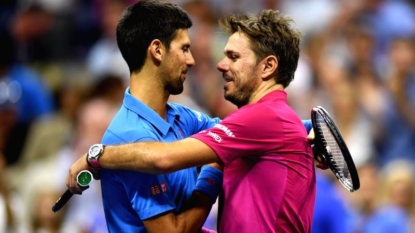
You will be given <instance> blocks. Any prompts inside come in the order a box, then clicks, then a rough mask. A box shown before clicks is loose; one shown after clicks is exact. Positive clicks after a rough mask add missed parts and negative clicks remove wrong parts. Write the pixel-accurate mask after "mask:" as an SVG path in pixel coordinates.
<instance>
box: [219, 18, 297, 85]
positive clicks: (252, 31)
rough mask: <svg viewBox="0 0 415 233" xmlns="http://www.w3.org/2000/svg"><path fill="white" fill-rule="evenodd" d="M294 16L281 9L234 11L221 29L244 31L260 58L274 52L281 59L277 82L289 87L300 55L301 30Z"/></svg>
mask: <svg viewBox="0 0 415 233" xmlns="http://www.w3.org/2000/svg"><path fill="white" fill-rule="evenodd" d="M290 23H292V19H291V18H289V17H287V16H282V15H280V14H279V12H278V11H277V10H263V11H260V12H259V13H258V14H257V15H249V14H232V15H228V16H226V17H224V18H221V19H220V20H219V26H220V28H221V29H222V30H223V31H224V32H226V33H229V34H233V33H235V32H241V33H243V34H245V35H246V36H247V37H248V38H249V40H250V47H251V49H252V51H253V52H254V53H255V55H256V58H257V61H258V62H259V61H260V60H262V59H263V58H265V57H267V56H270V55H274V56H276V57H277V59H278V69H277V74H276V77H275V78H276V82H277V83H279V84H282V85H283V86H284V87H287V86H288V85H289V84H290V82H291V81H292V80H293V79H294V73H295V70H296V69H297V64H298V59H299V57H300V38H301V33H300V31H299V30H297V29H294V28H292V27H291V25H290Z"/></svg>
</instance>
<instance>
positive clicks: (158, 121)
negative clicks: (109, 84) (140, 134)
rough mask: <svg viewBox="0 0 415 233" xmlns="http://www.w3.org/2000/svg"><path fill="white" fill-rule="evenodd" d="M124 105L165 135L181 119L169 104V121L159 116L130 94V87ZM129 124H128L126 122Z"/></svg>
mask: <svg viewBox="0 0 415 233" xmlns="http://www.w3.org/2000/svg"><path fill="white" fill-rule="evenodd" d="M123 105H124V106H125V107H126V108H127V109H128V110H130V111H132V112H134V113H136V114H137V115H139V116H140V117H142V118H143V119H145V120H146V121H148V122H149V123H150V124H152V125H153V126H154V127H155V128H156V129H157V130H158V131H160V132H161V133H162V134H163V135H166V134H167V133H168V131H169V129H170V127H171V126H172V125H173V124H174V121H175V120H176V119H178V118H179V114H178V113H177V111H176V110H175V109H174V108H173V107H172V106H170V104H168V103H167V106H166V107H167V114H166V115H167V121H168V122H167V121H165V120H164V119H163V118H162V117H161V116H160V115H158V114H157V113H156V112H155V111H154V110H153V109H151V108H150V107H148V106H147V105H145V104H144V103H143V102H141V101H140V100H138V99H137V98H135V97H134V96H133V95H131V93H130V87H128V88H127V89H126V90H125V94H124V101H123ZM126 123H127V122H126ZM127 124H128V123H127Z"/></svg>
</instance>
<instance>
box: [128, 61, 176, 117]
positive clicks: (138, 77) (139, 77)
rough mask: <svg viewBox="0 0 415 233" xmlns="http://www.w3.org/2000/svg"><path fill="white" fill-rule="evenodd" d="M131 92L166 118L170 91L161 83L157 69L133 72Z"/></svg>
mask: <svg viewBox="0 0 415 233" xmlns="http://www.w3.org/2000/svg"><path fill="white" fill-rule="evenodd" d="M130 93H131V95H132V96H134V97H135V98H137V99H138V100H140V101H141V102H143V103H144V104H145V105H147V106H148V107H149V108H151V109H153V110H154V111H155V112H156V113H157V114H159V115H160V116H161V117H162V118H163V119H165V120H166V112H167V111H166V103H167V100H168V99H169V93H168V92H167V91H165V90H164V89H163V87H162V86H161V85H160V82H159V77H158V76H157V72H155V70H145V69H144V68H143V70H141V71H140V72H138V73H133V74H132V75H131V77H130Z"/></svg>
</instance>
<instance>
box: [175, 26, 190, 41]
mask: <svg viewBox="0 0 415 233" xmlns="http://www.w3.org/2000/svg"><path fill="white" fill-rule="evenodd" d="M173 41H178V42H180V43H184V44H190V38H189V32H188V30H187V29H178V30H177V33H176V36H175V37H174V39H173Z"/></svg>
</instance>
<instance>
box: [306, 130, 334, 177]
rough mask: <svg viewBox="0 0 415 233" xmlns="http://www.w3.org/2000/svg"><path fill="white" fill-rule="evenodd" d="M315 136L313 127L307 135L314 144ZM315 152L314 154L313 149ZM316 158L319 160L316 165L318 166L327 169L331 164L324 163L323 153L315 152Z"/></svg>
mask: <svg viewBox="0 0 415 233" xmlns="http://www.w3.org/2000/svg"><path fill="white" fill-rule="evenodd" d="M314 138H315V137H314V129H311V130H310V133H309V134H308V136H307V140H308V141H309V142H310V143H311V144H313V142H314ZM313 154H314V150H313ZM314 159H315V160H316V161H317V164H316V167H318V168H320V169H322V170H327V169H328V168H329V166H328V165H327V164H325V163H324V159H323V158H322V157H321V155H317V154H314Z"/></svg>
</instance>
